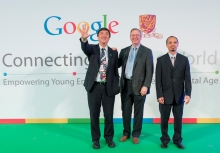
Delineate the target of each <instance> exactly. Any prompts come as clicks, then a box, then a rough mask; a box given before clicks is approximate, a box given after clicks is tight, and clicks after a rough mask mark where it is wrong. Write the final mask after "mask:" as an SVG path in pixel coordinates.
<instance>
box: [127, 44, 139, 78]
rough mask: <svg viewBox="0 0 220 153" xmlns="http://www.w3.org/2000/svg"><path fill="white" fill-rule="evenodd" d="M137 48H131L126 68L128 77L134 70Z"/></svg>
mask: <svg viewBox="0 0 220 153" xmlns="http://www.w3.org/2000/svg"><path fill="white" fill-rule="evenodd" d="M136 50H137V48H133V49H132V50H131V53H130V55H129V59H128V62H127V66H126V70H125V73H126V74H125V75H126V78H131V77H132V71H133V66H134V60H135V56H136Z"/></svg>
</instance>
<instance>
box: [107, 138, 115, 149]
mask: <svg viewBox="0 0 220 153" xmlns="http://www.w3.org/2000/svg"><path fill="white" fill-rule="evenodd" d="M106 143H107V144H108V146H109V147H110V148H114V147H115V143H114V142H113V141H112V140H106Z"/></svg>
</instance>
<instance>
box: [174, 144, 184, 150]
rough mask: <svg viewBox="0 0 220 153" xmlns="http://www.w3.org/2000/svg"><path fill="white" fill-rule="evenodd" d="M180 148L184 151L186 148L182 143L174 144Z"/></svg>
mask: <svg viewBox="0 0 220 153" xmlns="http://www.w3.org/2000/svg"><path fill="white" fill-rule="evenodd" d="M174 144H175V145H176V146H177V147H178V148H180V149H184V148H185V147H184V146H183V144H182V143H174Z"/></svg>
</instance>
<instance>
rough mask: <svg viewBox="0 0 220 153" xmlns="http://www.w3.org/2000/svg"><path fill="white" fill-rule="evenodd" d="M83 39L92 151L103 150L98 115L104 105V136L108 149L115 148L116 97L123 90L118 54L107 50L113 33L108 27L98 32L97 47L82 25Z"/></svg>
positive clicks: (109, 49)
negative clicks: (86, 65) (120, 86)
mask: <svg viewBox="0 0 220 153" xmlns="http://www.w3.org/2000/svg"><path fill="white" fill-rule="evenodd" d="M81 36H82V37H81V38H80V42H81V48H82V51H83V52H84V53H85V54H86V56H87V57H88V59H89V66H88V70H87V73H86V77H85V82H84V86H85V89H86V91H87V93H88V105H89V110H90V121H91V134H92V141H93V148H94V149H99V148H100V143H99V139H100V136H101V134H100V127H99V116H100V107H101V105H102V106H103V112H104V118H105V130H104V137H105V139H106V142H107V144H108V146H109V147H110V148H114V147H115V143H114V142H113V136H114V127H113V109H114V101H115V95H116V94H118V93H119V91H120V88H119V74H118V53H117V52H116V51H113V50H112V49H111V48H109V47H108V41H109V39H110V31H109V30H108V29H107V28H101V29H100V30H99V31H98V33H97V37H98V41H99V43H98V44H97V45H90V44H89V43H88V40H87V38H88V37H89V34H88V28H87V27H86V25H83V26H82V29H81Z"/></svg>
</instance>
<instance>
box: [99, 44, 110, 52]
mask: <svg viewBox="0 0 220 153" xmlns="http://www.w3.org/2000/svg"><path fill="white" fill-rule="evenodd" d="M99 48H100V50H101V49H102V48H103V47H102V46H100V45H99ZM104 49H105V51H107V50H108V46H106V47H104Z"/></svg>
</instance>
